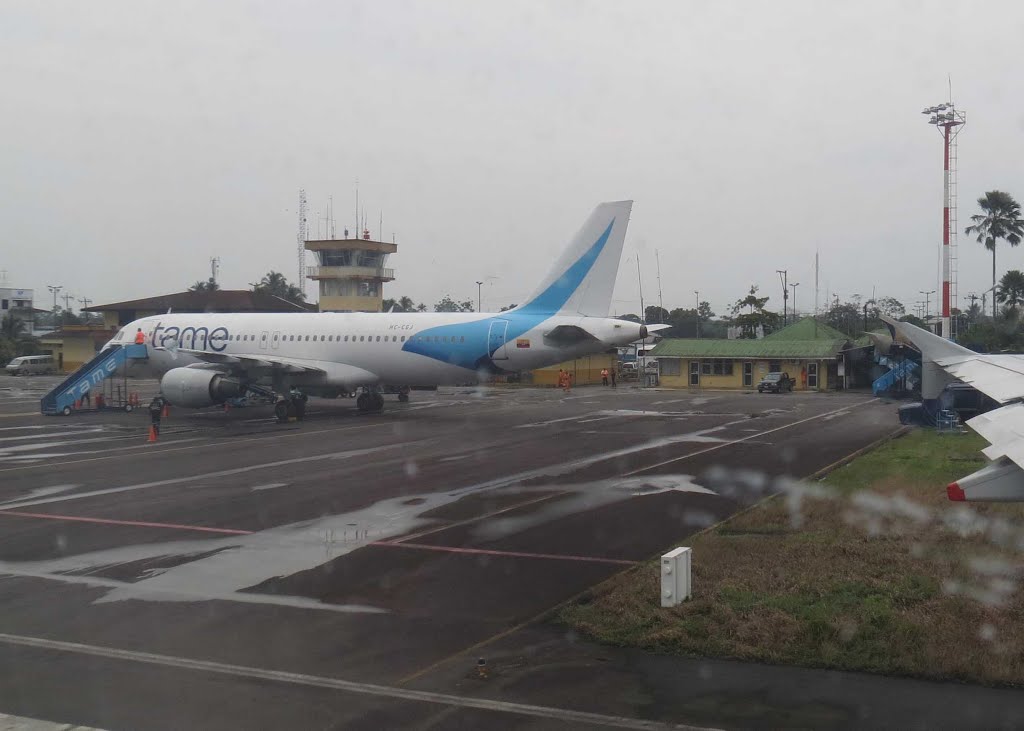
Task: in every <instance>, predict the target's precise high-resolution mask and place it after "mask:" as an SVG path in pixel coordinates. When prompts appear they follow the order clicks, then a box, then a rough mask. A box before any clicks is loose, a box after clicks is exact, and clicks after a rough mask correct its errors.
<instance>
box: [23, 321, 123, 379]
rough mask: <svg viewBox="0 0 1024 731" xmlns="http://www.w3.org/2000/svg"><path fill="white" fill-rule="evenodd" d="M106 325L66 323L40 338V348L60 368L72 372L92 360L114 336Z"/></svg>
mask: <svg viewBox="0 0 1024 731" xmlns="http://www.w3.org/2000/svg"><path fill="white" fill-rule="evenodd" d="M114 332H116V328H115V329H114V330H113V331H112V330H110V329H108V328H105V327H95V326H91V325H64V326H63V327H62V328H61V329H60V330H55V331H53V332H52V333H49V334H48V335H44V336H43V337H41V338H39V348H40V350H41V351H42V352H44V353H49V354H50V355H52V356H53V358H54V360H55V361H57V368H58V370H62V371H64V372H65V373H71V372H72V371H75V370H78V369H79V368H80V367H82V366H83V365H85V364H86V363H88V362H89V361H90V360H92V359H93V358H94V357H95V355H96V354H97V353H98V352H100V350H102V349H103V346H104V345H106V344H107V342H109V341H110V339H111V338H112V337H114Z"/></svg>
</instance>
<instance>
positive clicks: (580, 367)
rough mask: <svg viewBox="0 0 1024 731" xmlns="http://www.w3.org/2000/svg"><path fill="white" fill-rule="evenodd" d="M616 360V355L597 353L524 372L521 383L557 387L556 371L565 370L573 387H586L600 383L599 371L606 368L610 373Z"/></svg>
mask: <svg viewBox="0 0 1024 731" xmlns="http://www.w3.org/2000/svg"><path fill="white" fill-rule="evenodd" d="M617 360H618V356H617V355H616V353H614V352H613V353H599V354H598V355H585V356H583V357H582V358H576V359H575V360H567V361H565V362H564V363H557V364H555V365H552V366H547V367H546V368H538V369H536V370H533V371H524V372H523V374H522V382H523V383H532V384H533V385H535V386H557V385H558V371H560V370H566V371H569V373H570V374H571V375H572V383H573V385H574V386H586V385H588V384H600V383H601V369H602V368H607V369H608V370H609V371H611V370H612V369H613V368H615V366H616V363H617Z"/></svg>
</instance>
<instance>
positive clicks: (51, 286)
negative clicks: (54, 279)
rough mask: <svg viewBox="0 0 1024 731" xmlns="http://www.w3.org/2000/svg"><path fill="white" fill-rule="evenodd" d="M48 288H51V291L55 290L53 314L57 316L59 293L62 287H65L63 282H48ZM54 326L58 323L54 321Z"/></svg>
mask: <svg viewBox="0 0 1024 731" xmlns="http://www.w3.org/2000/svg"><path fill="white" fill-rule="evenodd" d="M46 288H47V289H48V290H50V291H51V292H53V316H54V318H56V317H57V293H58V292H60V291H61V290H62V289H64V285H62V284H47V285H46ZM54 326H56V323H54Z"/></svg>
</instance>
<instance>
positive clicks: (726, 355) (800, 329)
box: [650, 317, 870, 391]
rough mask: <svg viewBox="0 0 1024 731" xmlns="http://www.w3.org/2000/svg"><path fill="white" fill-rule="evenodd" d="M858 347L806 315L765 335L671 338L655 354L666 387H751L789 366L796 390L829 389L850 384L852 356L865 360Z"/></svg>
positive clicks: (787, 370)
mask: <svg viewBox="0 0 1024 731" xmlns="http://www.w3.org/2000/svg"><path fill="white" fill-rule="evenodd" d="M869 347H870V346H869ZM855 350H863V347H862V346H860V345H859V344H855V343H854V342H853V341H852V339H851V338H849V337H848V336H846V335H845V334H843V333H841V332H840V331H838V330H836V329H835V328H833V327H830V326H828V325H826V324H825V323H823V322H816V321H815V320H814V318H811V317H807V318H804V319H802V320H800V321H799V322H795V323H793V324H792V325H789V326H787V327H784V328H782V329H781V330H778V331H776V332H774V333H772V334H771V335H767V336H765V337H763V338H761V339H760V340H719V339H694V338H666V339H665V340H662V341H661V342H660V343H659V344H658V345H657V346H656V347H655V348H654V350H653V351H651V353H650V355H651V357H653V358H657V359H658V369H659V376H660V377H659V381H660V384H661V385H662V386H669V387H679V388H725V389H740V390H742V389H747V388H749V389H752V388H756V386H757V383H758V381H760V380H761V378H762V377H763V376H764V375H765V374H767V373H772V372H776V371H784V372H786V373H788V374H789V376H790V378H793V379H794V380H795V381H796V385H795V386H794V389H795V390H807V391H826V390H830V389H832V390H834V389H838V388H845V387H846V386H847V381H848V379H847V376H848V373H847V368H846V366H847V360H849V359H852V360H855V361H857V362H860V361H861V360H863V353H853V352H852V351H855Z"/></svg>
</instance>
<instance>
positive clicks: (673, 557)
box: [661, 548, 693, 607]
mask: <svg viewBox="0 0 1024 731" xmlns="http://www.w3.org/2000/svg"><path fill="white" fill-rule="evenodd" d="M690 556H691V551H690V549H689V548H676V549H675V550H672V551H669V552H668V553H666V554H665V555H664V556H662V557H661V606H663V607H675V606H678V605H680V604H682V603H683V602H685V601H686V600H687V599H689V598H690V597H691V596H692V595H693V591H692V589H693V587H692V586H691V582H690V576H691V574H690Z"/></svg>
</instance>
